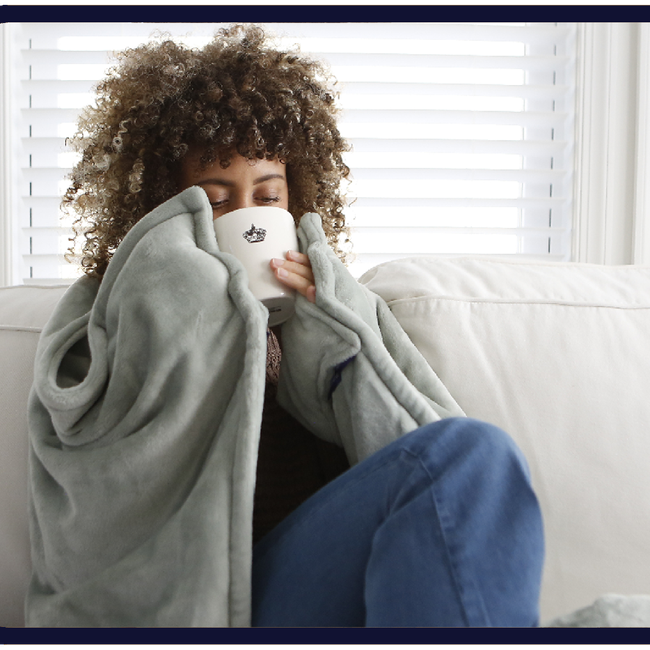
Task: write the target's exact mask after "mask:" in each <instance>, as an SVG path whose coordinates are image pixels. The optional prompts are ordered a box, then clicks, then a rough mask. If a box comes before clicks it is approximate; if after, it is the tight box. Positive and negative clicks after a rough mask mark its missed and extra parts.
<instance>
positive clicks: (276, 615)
mask: <svg viewBox="0 0 650 650" xmlns="http://www.w3.org/2000/svg"><path fill="white" fill-rule="evenodd" d="M543 555H544V542H543V532H542V520H541V513H540V510H539V506H538V503H537V499H536V497H535V495H534V493H533V491H532V489H531V486H530V480H529V476H528V470H527V466H526V462H525V460H524V458H523V456H522V454H521V452H520V451H519V449H518V448H517V447H516V445H515V444H514V442H513V441H512V439H511V438H510V437H509V436H508V435H506V434H505V433H503V431H501V430H500V429H497V428H496V427H494V426H492V425H489V424H485V423H483V422H479V421H477V420H471V419H465V418H452V419H447V420H442V421H440V422H436V423H434V424H430V425H427V426H425V427H422V428H420V429H418V430H417V431H414V432H412V433H409V434H407V435H405V436H403V437H401V438H399V439H398V440H396V441H395V442H393V443H392V444H390V445H388V446H387V447H385V448H384V449H382V450H380V451H379V452H377V453H376V454H374V455H372V456H371V457H370V458H367V459H366V460H364V461H363V462H361V463H359V464H358V465H356V466H354V467H353V468H351V469H350V470H349V471H347V472H345V473H344V474H343V475H341V476H340V477H338V478H337V479H336V480H334V481H332V482H331V483H329V484H328V485H326V486H325V487H324V488H323V489H321V490H320V491H319V492H317V493H316V494H315V495H313V496H312V497H311V498H310V499H308V500H307V501H306V502H305V503H303V504H302V505H301V506H300V507H299V508H298V509H297V510H295V511H294V512H293V513H292V514H291V515H289V517H287V518H286V519H285V520H284V521H282V522H281V523H280V524H279V525H278V526H277V527H276V528H274V529H273V530H272V531H271V532H270V533H269V534H267V535H266V536H265V537H264V538H263V539H262V540H261V541H260V542H259V543H258V544H257V545H256V546H255V548H254V551H253V620H252V622H253V626H255V627H312V626H313V627H364V626H365V627H378V626H391V627H419V626H445V627H448V626H472V627H474V626H520V627H529V626H535V625H537V623H538V601H539V590H540V582H541V572H542V564H543Z"/></svg>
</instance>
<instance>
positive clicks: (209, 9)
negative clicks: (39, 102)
mask: <svg viewBox="0 0 650 650" xmlns="http://www.w3.org/2000/svg"><path fill="white" fill-rule="evenodd" d="M136 1H137V0H136ZM116 7H117V8H120V7H119V6H116V5H112V6H111V5H79V6H75V5H0V21H1V22H122V21H123V20H124V18H125V17H128V20H129V21H130V22H145V23H146V22H220V23H224V22H225V23H232V22H260V23H273V22H283V23H287V22H325V23H340V22H425V21H440V22H448V21H454V22H463V21H467V20H472V21H481V22H520V21H525V22H639V21H643V20H644V19H645V20H647V19H648V16H649V14H650V11H649V10H650V7H649V6H648V5H619V6H617V5H541V4H540V5H493V6H487V5H401V6H400V5H355V4H349V5H295V6H291V5H268V4H264V5H261V4H260V5H192V4H188V5H137V4H135V5H130V6H124V7H123V8H124V9H125V10H126V11H125V12H122V11H116Z"/></svg>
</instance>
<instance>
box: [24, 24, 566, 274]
mask: <svg viewBox="0 0 650 650" xmlns="http://www.w3.org/2000/svg"><path fill="white" fill-rule="evenodd" d="M13 27H14V35H13V36H14V42H15V48H16V52H17V55H18V56H17V61H16V71H17V75H18V77H19V79H20V93H19V95H20V96H19V98H18V114H17V129H16V132H17V134H18V138H19V141H18V144H19V146H18V155H19V160H18V168H19V174H18V176H19V179H20V180H19V192H18V194H19V197H18V201H17V203H18V205H17V215H16V220H17V224H16V227H15V229H14V230H15V232H17V233H18V236H19V242H18V248H19V250H20V255H19V268H18V269H17V271H16V273H17V275H18V281H19V282H20V281H25V282H34V283H42V282H45V281H61V280H64V281H65V280H66V279H70V278H73V277H75V276H76V275H77V273H78V272H77V270H76V269H75V268H73V267H71V266H70V265H68V264H67V263H65V262H64V260H63V253H64V252H65V250H66V248H67V246H68V241H67V239H68V236H69V234H70V230H69V224H66V223H65V222H62V221H61V213H60V211H59V203H60V198H61V195H62V194H63V192H64V189H65V187H66V180H65V177H66V174H67V173H68V172H69V170H70V168H71V166H72V164H73V157H72V154H70V153H68V152H66V150H65V146H64V143H65V138H66V137H67V136H68V135H70V134H71V133H72V132H73V129H74V122H75V119H76V115H77V113H78V111H79V109H80V108H82V107H83V106H84V105H86V104H88V103H90V102H91V101H92V86H93V85H94V84H95V83H96V82H97V80H98V79H100V78H101V77H102V76H103V74H104V71H105V70H106V68H107V66H108V64H109V61H110V57H109V55H110V52H111V51H112V50H120V49H122V48H124V47H127V46H132V45H137V44H138V43H140V42H142V41H144V40H147V38H148V37H149V36H150V35H151V34H152V33H154V32H167V33H169V34H171V35H172V36H173V37H174V38H177V39H179V40H183V41H185V42H187V43H188V44H190V45H196V46H201V45H202V44H204V43H205V42H207V41H208V40H209V39H210V37H211V35H212V34H213V33H214V31H215V30H216V29H217V28H219V27H220V25H218V24H214V23H199V24H188V23H172V24H156V23H72V24H70V23H65V24H64V23H61V24H57V23H18V24H15V25H14V26H13ZM268 27H269V29H270V31H272V32H273V33H274V34H275V35H276V36H277V37H278V41H279V42H280V45H291V44H294V43H298V44H300V46H301V49H302V51H303V52H304V53H306V54H311V55H314V56H315V57H317V58H320V59H323V60H325V61H327V62H328V63H329V65H330V67H331V70H332V73H333V74H334V76H335V77H336V78H337V79H338V80H339V82H340V84H341V86H340V90H341V98H340V106H341V108H342V114H341V120H340V129H341V132H342V134H343V135H344V137H346V138H347V139H348V141H349V142H350V144H351V145H352V151H351V152H350V153H349V154H348V155H347V163H348V164H349V166H350V168H351V170H352V181H351V183H350V185H349V188H348V197H349V200H350V206H349V208H348V210H347V215H348V217H349V218H350V222H351V225H352V240H353V244H354V252H355V254H356V260H355V261H354V263H353V264H352V266H351V271H352V272H353V274H354V275H356V276H359V275H361V274H362V273H363V272H364V271H366V270H367V269H369V268H371V267H372V266H374V265H376V264H378V263H381V262H384V261H388V260H391V259H395V258H399V257H404V256H413V255H430V254H444V255H458V254H489V255H514V256H527V257H535V258H540V257H541V258H545V259H553V260H567V259H569V256H570V250H571V245H570V242H571V220H572V219H571V214H572V176H573V172H572V167H573V122H574V110H573V102H574V86H575V81H574V68H575V32H576V27H575V24H555V23H520V24H514V23H507V24H497V23H482V24H474V23H457V24H453V23H287V24H277V23H276V24H269V25H268Z"/></svg>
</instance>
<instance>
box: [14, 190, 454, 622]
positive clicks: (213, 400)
mask: <svg viewBox="0 0 650 650" xmlns="http://www.w3.org/2000/svg"><path fill="white" fill-rule="evenodd" d="M299 238H300V242H301V248H302V250H303V251H305V252H307V254H308V255H309V256H310V259H311V262H312V265H313V268H314V273H315V277H316V287H317V301H316V304H315V305H314V304H311V303H309V302H308V301H307V300H305V299H303V298H302V297H299V299H298V301H297V305H296V315H295V316H294V317H293V318H292V319H291V320H290V321H288V322H287V323H285V325H284V326H283V330H282V342H283V361H282V368H281V379H280V381H281V385H280V389H279V393H280V396H279V399H280V400H281V402H282V404H284V405H285V408H287V409H288V410H289V411H290V412H291V413H293V414H294V415H295V417H297V418H298V419H299V420H300V421H301V422H303V423H304V424H305V425H306V426H307V427H308V428H309V429H310V430H311V431H312V432H313V433H314V434H316V435H319V436H321V437H323V438H324V439H326V440H330V441H334V442H336V443H338V444H339V445H342V446H343V447H344V448H345V450H346V452H347V454H348V456H349V458H350V460H351V462H357V461H358V460H361V459H362V458H365V457H366V456H367V455H369V454H370V453H372V452H373V451H374V450H376V449H378V448H380V447H382V446H383V445H385V444H387V443H388V442H390V441H391V440H393V439H395V438H396V437H397V436H399V435H402V434H404V433H406V432H407V431H410V430H412V429H414V428H416V427H417V426H419V425H421V424H425V423H427V422H431V421H434V420H436V419H438V418H440V417H446V416H449V415H461V414H462V413H461V411H460V409H459V408H458V406H457V405H456V404H455V402H454V401H453V399H452V398H451V396H450V395H449V394H448V392H447V391H446V390H445V388H444V386H442V384H441V383H440V381H439V380H438V379H437V377H436V376H435V374H434V373H433V371H432V370H431V368H429V366H428V365H427V364H426V362H425V361H424V359H423V358H422V357H421V356H420V355H419V353H418V352H417V350H416V349H415V348H414V347H413V346H412V344H411V343H410V341H409V340H408V338H407V337H406V335H405V334H404V332H403V331H402V330H401V328H400V327H399V325H398V324H397V322H396V321H395V319H394V318H393V317H392V316H391V314H390V311H389V310H388V308H387V307H386V305H385V303H383V302H382V301H381V299H379V298H378V297H377V296H375V295H374V294H371V293H370V292H369V291H368V290H366V289H365V288H363V287H361V286H360V285H359V284H358V283H356V282H355V281H354V279H353V278H352V277H351V276H350V275H349V273H348V272H347V270H346V269H345V267H344V266H343V265H342V264H340V262H339V261H338V260H337V259H336V257H335V256H334V254H333V253H332V252H331V251H330V250H329V248H328V247H327V243H326V240H325V236H324V234H323V232H322V228H321V226H320V219H319V217H318V216H317V215H314V214H309V215H305V216H304V217H303V219H302V221H301V224H300V228H299ZM267 318H268V312H267V310H266V309H265V308H264V307H263V305H262V304H261V303H260V302H259V301H257V300H255V298H254V297H253V296H252V294H251V293H250V291H249V290H248V287H247V278H246V274H245V271H244V269H243V267H242V265H241V264H240V263H239V262H238V261H237V260H236V259H235V258H234V257H233V256H231V255H229V254H226V253H222V252H221V251H219V249H218V246H217V243H216V240H215V236H214V230H213V227H212V210H211V207H210V204H209V201H208V199H207V196H206V195H205V193H204V192H203V190H202V189H200V188H198V187H193V188H189V189H188V190H185V191H184V192H182V193H181V194H179V195H178V196H176V197H174V198H173V199H171V200H169V201H168V202H166V203H165V204H163V205H161V206H160V207H158V208H157V209H156V210H154V211H153V212H151V213H150V214H148V215H147V216H146V217H145V218H143V219H142V220H141V221H140V222H139V223H138V224H137V225H136V226H135V227H134V228H133V229H132V230H131V231H130V232H129V234H128V235H127V237H126V238H125V239H124V241H123V242H122V244H121V245H120V246H119V248H118V250H117V251H116V252H115V255H114V257H113V259H112V261H111V263H110V265H109V267H108V270H107V272H106V275H105V277H104V279H103V281H102V282H101V284H100V283H98V282H97V281H95V280H92V279H90V278H87V277H84V278H82V279H80V280H78V281H77V282H76V283H75V284H73V285H72V286H71V288H70V289H69V290H68V291H67V292H66V294H65V295H64V297H63V299H62V300H61V302H60V303H59V305H58V306H57V308H56V310H55V312H54V313H53V315H52V317H51V319H50V321H49V322H48V324H47V326H46V327H45V329H44V330H43V333H42V336H41V340H40V343H39V347H38V350H37V355H36V360H35V378H34V386H33V389H32V393H31V396H30V404H29V423H30V494H31V496H30V518H31V538H32V560H33V566H34V569H33V576H32V581H31V585H30V588H29V592H28V596H27V601H26V616H27V625H28V626H42V627H57V626H60V627H101V626H114V627H157V626H159V627H176V626H178V627H189V626H204V627H216V626H248V625H250V600H251V598H250V572H251V559H252V547H251V540H252V509H253V496H254V489H255V468H256V462H257V447H258V442H259V433H260V426H261V416H262V405H263V395H264V381H265V366H266V324H267Z"/></svg>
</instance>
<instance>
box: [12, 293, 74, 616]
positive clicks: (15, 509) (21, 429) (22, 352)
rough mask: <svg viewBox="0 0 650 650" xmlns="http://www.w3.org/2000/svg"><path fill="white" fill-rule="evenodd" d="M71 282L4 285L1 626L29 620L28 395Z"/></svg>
mask: <svg viewBox="0 0 650 650" xmlns="http://www.w3.org/2000/svg"><path fill="white" fill-rule="evenodd" d="M65 289H66V287H33V286H28V287H8V288H0V413H1V414H2V427H1V428H0V431H2V452H1V453H0V477H2V490H0V626H4V627H20V626H22V625H23V624H24V616H23V599H24V597H25V592H26V589H27V583H28V581H29V575H30V571H31V564H30V557H29V537H28V524H27V397H28V395H29V390H30V387H31V384H32V377H33V364H34V354H35V352H36V344H37V341H38V336H39V334H40V331H41V329H42V327H43V325H44V324H45V323H46V321H47V319H48V318H49V316H50V313H51V312H52V310H53V309H54V305H56V303H57V302H58V301H59V299H60V298H61V296H62V295H63V292H64V291H65Z"/></svg>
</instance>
